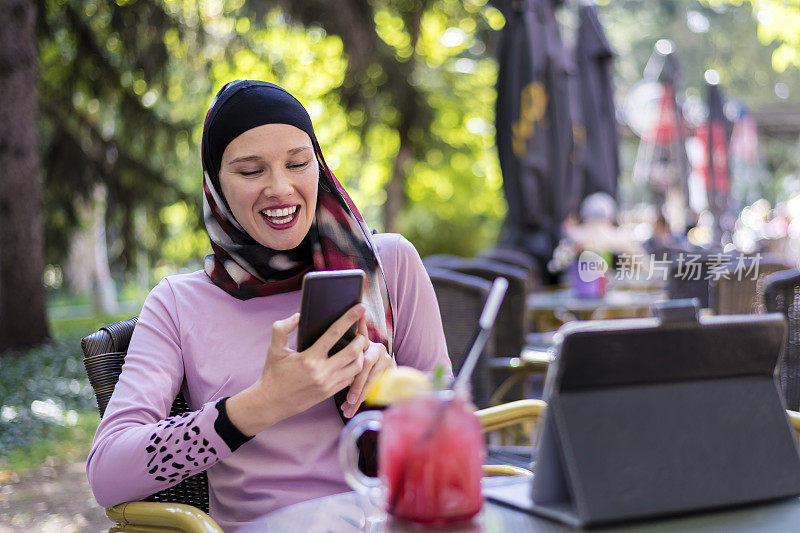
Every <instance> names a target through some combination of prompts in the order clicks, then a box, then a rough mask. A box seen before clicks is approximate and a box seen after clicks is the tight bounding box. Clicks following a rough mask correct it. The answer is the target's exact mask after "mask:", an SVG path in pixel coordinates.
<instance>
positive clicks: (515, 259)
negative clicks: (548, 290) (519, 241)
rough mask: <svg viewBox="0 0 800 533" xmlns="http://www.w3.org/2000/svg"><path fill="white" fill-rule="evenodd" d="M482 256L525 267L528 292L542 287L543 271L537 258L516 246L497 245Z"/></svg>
mask: <svg viewBox="0 0 800 533" xmlns="http://www.w3.org/2000/svg"><path fill="white" fill-rule="evenodd" d="M480 256H481V257H482V258H484V259H489V260H491V261H496V262H498V263H505V264H507V265H512V266H515V267H519V268H522V269H524V270H525V272H527V274H528V292H532V291H536V290H539V289H541V279H542V277H541V273H540V272H539V267H538V265H537V263H536V260H535V259H534V258H533V257H531V256H530V255H528V254H526V253H524V252H521V251H519V250H517V249H514V248H505V247H502V246H497V247H495V248H490V249H488V250H486V251H485V252H483V253H481V255H480Z"/></svg>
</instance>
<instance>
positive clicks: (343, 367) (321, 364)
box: [225, 304, 385, 435]
mask: <svg viewBox="0 0 800 533" xmlns="http://www.w3.org/2000/svg"><path fill="white" fill-rule="evenodd" d="M364 311H365V308H364V305H363V304H358V305H355V306H353V307H352V308H350V309H349V310H348V311H347V312H346V313H345V314H344V315H342V317H340V318H339V319H338V320H337V321H336V322H334V323H333V325H332V326H331V327H330V328H328V330H327V331H326V332H325V333H324V334H323V335H322V336H321V337H320V338H319V340H317V342H315V343H314V344H313V345H312V346H311V347H310V348H308V349H307V350H305V351H303V352H297V351H295V350H292V349H290V348H289V347H288V346H287V345H286V344H287V341H288V338H289V334H290V333H291V332H292V331H294V330H295V329H297V324H298V323H299V321H300V315H299V313H295V314H294V315H292V316H290V317H289V318H286V319H284V320H278V321H276V322H275V323H274V324H273V325H272V339H271V340H270V344H269V349H268V351H267V361H266V363H265V364H264V371H263V372H262V374H261V377H260V378H259V379H258V380H257V381H256V382H255V383H254V384H253V385H251V386H250V387H248V388H247V389H245V390H243V391H242V392H240V393H239V394H236V395H234V396H231V397H230V398H229V399H228V400H227V403H226V404H225V407H226V411H227V413H228V417H229V418H230V420H231V422H232V423H233V425H235V426H236V427H237V428H238V429H239V431H241V432H242V433H244V434H245V435H255V434H256V433H258V432H260V431H262V430H264V429H266V428H268V427H270V426H272V425H274V424H276V423H277V422H279V421H281V420H283V419H285V418H289V417H290V416H293V415H296V414H298V413H301V412H303V411H305V410H306V409H308V408H309V407H311V406H313V405H316V404H317V403H319V402H321V401H322V400H325V399H327V398H329V397H331V396H333V394H335V393H336V392H338V391H340V390H342V389H343V388H344V387H346V386H347V385H350V384H351V383H353V381H354V379H356V378H357V376H359V375H360V373H361V372H362V369H363V368H364V367H365V366H364V360H365V355H364V354H365V352H367V351H368V348H370V342H369V340H368V339H367V337H366V335H364V334H363V333H362V330H363V331H364V332H366V327H361V324H360V325H359V326H360V327H359V334H358V335H356V337H355V339H353V340H352V341H351V342H350V343H349V344H348V345H347V346H346V347H344V348H343V349H342V350H340V351H339V352H337V353H335V354H334V355H332V356H330V357H328V352H329V351H330V350H331V348H333V346H334V344H336V342H337V341H338V340H339V339H341V338H342V336H343V335H344V333H345V332H346V331H347V329H348V328H349V327H350V326H351V325H352V324H354V323H355V322H356V321H357V320H359V319H362V317H363V316H364ZM362 321H363V320H362ZM384 352H385V350H384ZM371 366H372V365H371Z"/></svg>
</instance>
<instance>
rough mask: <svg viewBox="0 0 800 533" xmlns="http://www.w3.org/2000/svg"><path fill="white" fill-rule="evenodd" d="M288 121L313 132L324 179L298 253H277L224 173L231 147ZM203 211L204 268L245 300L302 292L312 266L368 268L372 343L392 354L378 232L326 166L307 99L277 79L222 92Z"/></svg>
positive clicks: (206, 140)
mask: <svg viewBox="0 0 800 533" xmlns="http://www.w3.org/2000/svg"><path fill="white" fill-rule="evenodd" d="M276 123H277V124H289V125H292V126H295V127H297V128H299V129H301V130H303V131H304V132H306V133H307V134H308V136H309V137H310V138H311V142H312V145H313V147H314V152H315V153H316V157H317V160H318V162H319V169H320V176H319V186H318V195H317V206H316V212H315V214H314V220H313V222H312V224H311V229H310V230H309V232H308V234H307V235H306V238H305V239H304V240H303V242H302V243H300V245H299V246H297V247H296V248H293V249H291V250H273V249H270V248H267V247H265V246H263V245H261V244H260V243H258V242H257V241H256V240H255V239H253V238H252V237H251V236H250V235H249V234H248V233H247V232H246V231H245V230H244V229H243V228H242V226H241V225H240V224H239V222H237V220H236V219H235V218H234V216H233V214H232V212H231V209H230V206H229V205H228V202H227V200H226V199H225V198H224V197H223V195H222V188H221V187H220V182H219V170H220V166H221V162H222V154H223V153H224V151H225V148H226V147H227V146H228V144H229V143H230V142H231V141H232V140H233V139H235V138H236V137H238V136H239V135H241V134H242V133H244V132H245V131H247V130H249V129H252V128H255V127H257V126H261V125H263V124H276ZM202 153H203V193H204V194H203V215H204V218H205V224H206V231H208V236H209V238H210V239H211V248H212V249H213V250H214V253H213V254H211V255H209V256H207V257H206V259H205V271H206V274H208V277H209V278H211V281H213V282H214V284H215V285H217V286H218V287H220V288H221V289H222V290H224V291H225V292H227V293H228V294H230V295H231V296H233V297H235V298H238V299H240V300H248V299H250V298H255V297H258V296H268V295H271V294H279V293H283V292H290V291H296V290H299V289H300V286H301V281H302V278H303V276H304V275H305V274H306V273H307V272H309V271H311V270H339V269H348V268H360V269H362V270H363V271H364V272H365V273H366V285H365V287H364V296H363V299H362V301H363V303H364V305H365V306H366V308H367V312H366V321H367V330H368V335H369V338H370V340H371V341H373V342H380V343H382V344H383V345H384V346H386V348H387V350H388V351H389V354H391V353H392V339H393V320H392V309H391V305H390V302H389V293H388V290H387V287H386V280H385V278H384V275H383V269H382V268H381V264H380V258H379V257H378V253H377V251H376V249H375V244H374V243H373V241H372V237H371V233H370V231H369V228H367V225H366V223H365V222H364V219H363V218H362V217H361V214H360V213H359V212H358V209H356V206H355V204H353V201H352V199H351V198H350V196H349V195H348V194H347V192H346V191H345V190H344V188H343V187H342V185H341V184H340V183H339V181H338V180H337V179H336V177H335V176H334V175H333V173H332V172H331V171H330V169H329V168H328V165H327V164H325V160H324V159H323V157H322V151H321V150H320V146H319V143H318V142H317V138H316V136H315V135H314V129H313V126H312V124H311V118H310V117H309V116H308V113H307V112H306V110H305V108H304V107H303V106H302V104H300V102H299V101H298V100H297V99H296V98H295V97H294V96H292V95H291V94H289V93H288V92H287V91H285V90H284V89H282V88H281V87H278V86H277V85H273V84H271V83H267V82H263V81H254V80H236V81H232V82H230V83H228V84H226V85H225V86H224V87H222V89H220V91H219V93H217V96H216V97H215V98H214V101H213V102H212V103H211V107H210V108H209V110H208V113H207V114H206V120H205V124H204V126H203V144H202Z"/></svg>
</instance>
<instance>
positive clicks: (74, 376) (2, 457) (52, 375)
mask: <svg viewBox="0 0 800 533" xmlns="http://www.w3.org/2000/svg"><path fill="white" fill-rule="evenodd" d="M124 318H129V317H128V316H93V317H88V318H76V319H68V320H58V321H51V323H50V333H51V335H52V337H53V340H52V342H51V343H50V344H47V345H44V346H39V347H36V348H32V349H29V350H24V351H17V352H13V351H12V352H9V353H5V354H3V355H2V356H0V470H13V471H16V472H23V471H26V470H29V469H31V468H35V467H37V466H39V465H41V464H42V463H44V462H45V460H46V459H48V458H54V459H55V460H56V461H57V462H63V461H74V460H78V459H81V458H83V457H85V456H86V453H87V452H88V450H89V447H90V445H91V442H92V437H93V436H94V431H95V429H96V428H97V424H98V423H99V421H100V417H99V416H98V414H97V404H96V403H95V400H94V392H93V391H92V388H91V386H90V385H89V380H88V378H87V377H86V372H85V370H84V367H83V353H82V351H81V348H80V339H81V338H82V337H83V336H85V335H87V334H88V333H91V332H92V331H95V330H97V329H98V328H99V327H100V326H102V325H104V324H108V323H110V322H114V321H115V320H120V319H124Z"/></svg>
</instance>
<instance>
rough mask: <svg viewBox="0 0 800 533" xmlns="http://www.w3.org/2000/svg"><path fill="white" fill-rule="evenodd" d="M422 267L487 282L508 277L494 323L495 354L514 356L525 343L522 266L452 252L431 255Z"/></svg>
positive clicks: (525, 315) (520, 350) (424, 260)
mask: <svg viewBox="0 0 800 533" xmlns="http://www.w3.org/2000/svg"><path fill="white" fill-rule="evenodd" d="M422 262H423V263H424V264H425V267H426V268H443V269H446V270H451V271H453V272H460V273H462V274H467V275H469V276H475V277H478V278H483V279H485V280H487V281H489V282H491V281H493V280H494V279H495V278H497V277H500V276H502V277H504V278H506V279H507V280H508V290H507V291H506V295H505V298H503V303H502V304H501V305H500V310H499V312H498V313H497V321H496V323H495V328H494V331H495V338H496V341H495V355H496V356H497V357H517V356H519V354H520V353H521V352H522V347H523V346H524V345H525V335H526V333H527V332H528V319H527V314H526V312H525V298H526V296H527V293H528V280H527V273H526V272H525V270H524V269H523V268H520V267H516V266H513V265H508V264H505V263H499V262H497V261H492V260H489V259H483V258H465V257H456V256H452V255H432V256H428V257H426V258H425V259H423V260H422Z"/></svg>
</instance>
